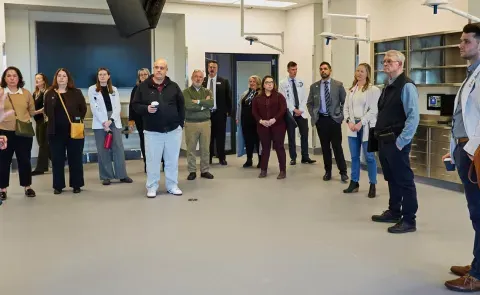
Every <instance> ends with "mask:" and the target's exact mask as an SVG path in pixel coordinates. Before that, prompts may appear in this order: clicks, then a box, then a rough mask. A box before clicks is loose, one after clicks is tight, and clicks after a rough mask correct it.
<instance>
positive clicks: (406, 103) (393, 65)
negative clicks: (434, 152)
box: [372, 50, 420, 233]
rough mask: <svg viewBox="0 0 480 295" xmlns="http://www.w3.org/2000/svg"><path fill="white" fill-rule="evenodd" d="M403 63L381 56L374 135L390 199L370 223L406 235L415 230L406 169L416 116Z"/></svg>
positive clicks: (413, 193) (394, 54)
mask: <svg viewBox="0 0 480 295" xmlns="http://www.w3.org/2000/svg"><path fill="white" fill-rule="evenodd" d="M404 63H405V56H404V55H403V54H402V53H401V52H399V51H396V50H390V51H388V52H387V53H386V54H385V57H384V59H383V68H384V71H385V73H386V74H387V76H388V84H387V85H386V86H385V88H384V89H383V91H382V94H381V95H380V98H379V100H378V116H377V123H376V125H375V131H374V135H375V137H376V139H377V140H378V152H379V153H378V154H379V158H380V164H381V165H382V170H383V176H384V178H385V180H386V181H387V182H388V190H389V193H390V199H389V206H388V210H386V211H385V212H383V213H382V214H380V215H373V216H372V220H373V221H375V222H389V223H395V225H394V226H392V227H389V228H388V232H390V233H407V232H413V231H416V229H417V228H416V221H415V219H416V216H415V214H416V212H417V210H418V202H417V189H416V187H415V182H414V180H413V177H414V176H413V171H412V169H411V168H410V149H411V147H412V139H413V136H414V135H415V132H416V131H417V127H418V123H419V121H420V114H419V110H418V92H417V88H416V86H415V84H414V83H413V81H412V80H410V79H409V78H408V77H407V76H406V75H405V73H404V72H403V65H404Z"/></svg>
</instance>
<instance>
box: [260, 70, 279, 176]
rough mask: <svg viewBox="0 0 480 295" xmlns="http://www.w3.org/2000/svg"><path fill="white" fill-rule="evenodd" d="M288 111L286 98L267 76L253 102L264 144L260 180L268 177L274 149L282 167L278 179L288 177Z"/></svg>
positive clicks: (270, 77)
mask: <svg viewBox="0 0 480 295" xmlns="http://www.w3.org/2000/svg"><path fill="white" fill-rule="evenodd" d="M286 111H287V102H286V100H285V97H284V96H283V95H282V94H281V93H279V92H278V91H277V87H276V85H275V82H274V80H273V77H272V76H265V77H264V78H263V81H262V91H261V93H260V95H259V96H257V97H256V98H255V99H254V100H253V106H252V113H253V116H254V117H255V120H256V121H257V122H258V125H257V132H258V136H259V137H260V142H261V144H262V158H261V163H260V168H261V170H262V171H261V172H260V175H259V176H258V177H259V178H264V177H266V176H267V168H268V159H269V158H270V150H271V149H272V141H273V148H274V149H275V151H276V152H277V157H278V163H279V165H280V174H278V177H277V179H284V178H285V177H287V175H286V155H285V146H284V142H285V132H286V131H287V126H286V124H285V112H286Z"/></svg>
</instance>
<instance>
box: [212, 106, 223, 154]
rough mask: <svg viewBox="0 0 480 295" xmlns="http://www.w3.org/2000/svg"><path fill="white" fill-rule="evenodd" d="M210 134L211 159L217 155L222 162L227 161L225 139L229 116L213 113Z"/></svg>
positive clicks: (218, 112)
mask: <svg viewBox="0 0 480 295" xmlns="http://www.w3.org/2000/svg"><path fill="white" fill-rule="evenodd" d="M210 121H211V122H212V126H211V133H210V158H212V157H213V155H217V157H218V159H219V160H220V161H224V160H225V137H226V129H227V115H226V114H225V113H222V112H220V111H215V112H212V115H211V117H210Z"/></svg>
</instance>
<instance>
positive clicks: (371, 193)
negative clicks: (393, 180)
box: [368, 183, 377, 198]
mask: <svg viewBox="0 0 480 295" xmlns="http://www.w3.org/2000/svg"><path fill="white" fill-rule="evenodd" d="M376 196H377V189H376V187H375V185H374V184H373V183H370V189H369V190H368V197H369V198H375V197H376Z"/></svg>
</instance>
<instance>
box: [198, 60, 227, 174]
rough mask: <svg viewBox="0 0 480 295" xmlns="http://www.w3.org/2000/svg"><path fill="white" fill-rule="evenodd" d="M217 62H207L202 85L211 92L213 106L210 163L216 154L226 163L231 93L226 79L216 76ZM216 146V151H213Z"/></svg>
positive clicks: (221, 162) (221, 161) (222, 162)
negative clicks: (206, 73) (226, 138)
mask: <svg viewBox="0 0 480 295" xmlns="http://www.w3.org/2000/svg"><path fill="white" fill-rule="evenodd" d="M217 72H218V63H217V62H216V61H214V60H212V61H209V63H208V76H207V77H205V78H204V79H203V84H202V86H203V87H205V88H207V89H209V90H210V91H211V92H212V93H213V108H212V110H211V111H212V113H211V117H210V121H211V123H212V125H211V135H210V164H211V163H212V157H213V155H214V154H216V155H217V157H218V159H219V160H220V164H221V165H227V161H226V156H225V136H226V129H227V117H228V116H230V114H231V113H232V97H231V96H232V95H231V90H230V83H229V82H228V80H227V79H224V78H222V77H219V76H217ZM215 147H216V153H215Z"/></svg>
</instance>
